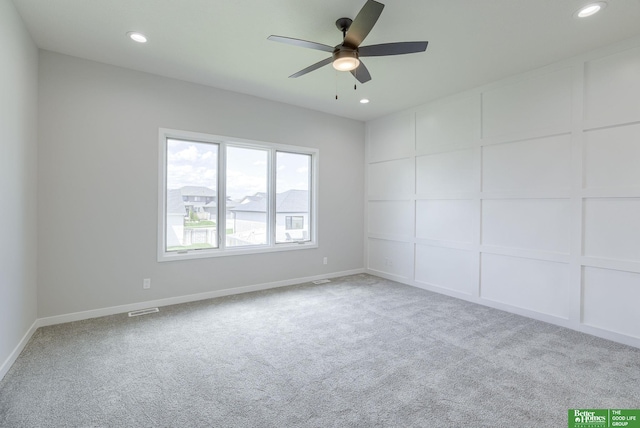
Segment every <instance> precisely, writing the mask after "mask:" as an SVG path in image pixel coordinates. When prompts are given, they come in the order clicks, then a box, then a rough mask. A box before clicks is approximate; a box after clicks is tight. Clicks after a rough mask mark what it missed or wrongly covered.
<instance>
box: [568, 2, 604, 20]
mask: <svg viewBox="0 0 640 428" xmlns="http://www.w3.org/2000/svg"><path fill="white" fill-rule="evenodd" d="M605 7H607V2H604V1H597V2H595V3H589V4H587V5H585V6H582V7H581V8H580V9H578V10H577V11H576V13H574V14H573V16H575V17H576V18H586V17H587V16H591V15H595V14H596V13H598V12H600V11H601V10H602V9H604V8H605Z"/></svg>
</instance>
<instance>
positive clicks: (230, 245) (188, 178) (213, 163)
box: [158, 129, 318, 261]
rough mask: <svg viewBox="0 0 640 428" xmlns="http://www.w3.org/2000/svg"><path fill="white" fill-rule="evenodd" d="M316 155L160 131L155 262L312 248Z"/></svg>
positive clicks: (301, 149)
mask: <svg viewBox="0 0 640 428" xmlns="http://www.w3.org/2000/svg"><path fill="white" fill-rule="evenodd" d="M317 162H318V151H317V150H316V149H309V148H304V147H297V146H284V145H279V144H270V143H263V142H256V141H247V140H240V139H232V138H228V137H220V136H212V135H206V134H198V133H192V132H185V131H173V130H168V129H161V130H160V173H159V181H160V183H159V210H158V211H159V227H158V260H159V261H167V260H180V259H190V258H201V257H216V256H223V255H231V254H243V253H256V252H268V251H284V250H297V249H302V248H316V247H317V243H316V239H317V238H316V237H317V231H316V224H317V222H316V215H315V209H316V208H315V207H316V206H317V204H316V201H315V198H316V194H317V192H316V188H315V186H316V178H315V174H316V170H317Z"/></svg>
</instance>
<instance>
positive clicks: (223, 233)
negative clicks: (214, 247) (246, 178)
mask: <svg viewBox="0 0 640 428" xmlns="http://www.w3.org/2000/svg"><path fill="white" fill-rule="evenodd" d="M218 147H219V148H218V153H219V154H218V189H217V191H218V249H220V251H224V250H225V249H226V247H227V145H226V144H225V143H220V145H219V146H218Z"/></svg>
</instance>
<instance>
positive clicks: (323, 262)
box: [322, 257, 329, 265]
mask: <svg viewBox="0 0 640 428" xmlns="http://www.w3.org/2000/svg"><path fill="white" fill-rule="evenodd" d="M327 263H329V259H328V258H327V257H325V258H324V259H322V264H323V265H326V264H327Z"/></svg>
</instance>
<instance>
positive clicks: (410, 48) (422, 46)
mask: <svg viewBox="0 0 640 428" xmlns="http://www.w3.org/2000/svg"><path fill="white" fill-rule="evenodd" d="M428 43H429V42H398V43H383V44H381V45H369V46H362V47H360V48H358V56H387V55H403V54H410V53H416V52H424V51H426V50H427V44H428Z"/></svg>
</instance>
